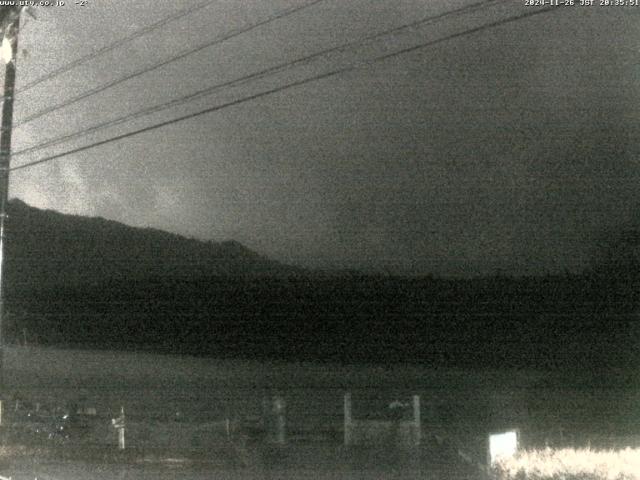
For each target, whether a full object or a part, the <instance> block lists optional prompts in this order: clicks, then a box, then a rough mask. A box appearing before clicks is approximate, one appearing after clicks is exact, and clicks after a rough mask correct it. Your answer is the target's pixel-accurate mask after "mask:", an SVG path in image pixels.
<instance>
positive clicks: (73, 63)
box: [16, 0, 218, 95]
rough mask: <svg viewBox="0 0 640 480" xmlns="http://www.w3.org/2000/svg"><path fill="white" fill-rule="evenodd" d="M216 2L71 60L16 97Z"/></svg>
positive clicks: (175, 16) (148, 26) (142, 29)
mask: <svg viewBox="0 0 640 480" xmlns="http://www.w3.org/2000/svg"><path fill="white" fill-rule="evenodd" d="M216 1H218V0H210V1H208V2H204V3H200V4H198V5H194V6H190V7H187V8H183V9H182V10H178V11H177V12H174V13H172V14H171V15H168V16H166V17H164V18H162V19H160V20H158V21H157V22H155V23H152V24H151V25H147V26H145V27H142V28H141V29H139V30H136V31H135V32H132V33H131V34H129V35H127V36H126V37H123V38H121V39H119V40H116V41H115V42H112V43H110V44H108V45H105V46H103V47H101V48H99V49H97V50H95V51H94V52H91V53H88V54H86V55H83V56H82V57H80V58H78V59H76V60H73V61H71V62H69V63H67V64H66V65H62V66H61V67H59V68H56V69H55V70H52V71H51V72H49V73H45V74H44V75H42V76H40V77H38V78H36V79H35V80H33V81H31V82H29V83H27V84H26V85H24V86H23V87H22V88H20V89H18V90H16V95H17V94H19V93H22V92H26V91H27V90H29V89H31V88H33V87H35V86H36V85H39V84H40V83H42V82H45V81H47V80H49V79H51V78H54V77H57V76H58V75H61V74H63V73H65V72H68V71H69V70H71V69H73V68H76V67H77V66H79V65H82V64H83V63H87V62H88V61H90V60H93V59H94V58H96V57H99V56H100V55H103V54H105V53H107V52H110V51H112V50H115V49H116V48H118V47H121V46H122V45H124V44H126V43H129V42H132V41H133V40H135V39H137V38H140V37H142V36H143V35H146V34H147V33H149V32H152V31H153V30H156V29H158V28H160V27H163V26H164V25H166V24H168V23H171V22H173V21H175V20H179V19H181V18H183V17H185V16H187V15H190V14H191V13H193V12H196V11H198V10H201V9H203V8H205V7H208V6H209V5H211V4H213V3H215V2H216Z"/></svg>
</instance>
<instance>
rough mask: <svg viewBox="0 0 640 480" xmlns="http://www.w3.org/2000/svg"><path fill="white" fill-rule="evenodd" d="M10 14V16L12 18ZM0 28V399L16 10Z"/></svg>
mask: <svg viewBox="0 0 640 480" xmlns="http://www.w3.org/2000/svg"><path fill="white" fill-rule="evenodd" d="M12 14H13V15H12ZM9 15H11V16H13V17H14V18H11V19H7V20H8V22H7V23H5V25H4V28H3V38H2V47H1V48H0V50H1V53H2V58H3V60H4V61H5V63H6V67H5V74H4V103H3V105H2V127H0V395H2V394H3V393H4V386H5V385H4V380H5V379H4V332H3V330H4V317H5V305H4V303H5V282H4V277H5V243H6V242H5V223H6V219H7V204H8V202H9V169H10V167H11V127H12V125H13V95H14V92H15V83H16V53H17V51H18V30H19V28H20V10H19V9H18V10H15V11H13V12H10V13H9V14H8V15H7V14H5V16H9Z"/></svg>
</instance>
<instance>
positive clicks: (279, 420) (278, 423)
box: [273, 396, 287, 445]
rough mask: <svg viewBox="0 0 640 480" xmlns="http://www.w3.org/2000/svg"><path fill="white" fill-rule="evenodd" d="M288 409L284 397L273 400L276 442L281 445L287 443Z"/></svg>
mask: <svg viewBox="0 0 640 480" xmlns="http://www.w3.org/2000/svg"><path fill="white" fill-rule="evenodd" d="M286 408H287V405H286V403H285V401H284V399H283V398H282V397H280V396H276V397H275V398H274V399H273V411H274V414H275V415H274V416H275V432H274V433H275V441H276V443H277V444H280V445H282V444H284V443H285V441H286V437H285V429H286V416H285V412H286Z"/></svg>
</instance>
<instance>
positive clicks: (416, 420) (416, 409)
mask: <svg viewBox="0 0 640 480" xmlns="http://www.w3.org/2000/svg"><path fill="white" fill-rule="evenodd" d="M413 428H414V436H413V444H414V445H415V446H418V445H420V440H421V437H422V422H421V420H420V395H414V396H413Z"/></svg>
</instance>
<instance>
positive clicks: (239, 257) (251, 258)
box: [6, 199, 301, 290]
mask: <svg viewBox="0 0 640 480" xmlns="http://www.w3.org/2000/svg"><path fill="white" fill-rule="evenodd" d="M6 254H7V285H8V288H9V289H10V290H13V289H15V288H17V286H18V285H19V286H20V289H25V288H26V289H29V290H31V289H36V290H42V289H45V288H48V287H54V288H59V287H62V286H70V285H87V284H89V285H96V284H100V283H103V282H105V281H110V280H125V279H126V280H131V279H143V278H152V277H171V278H192V277H198V276H205V275H233V276H242V275H247V276H254V275H269V276H279V275H291V274H296V273H299V272H300V271H301V269H297V268H294V267H288V266H285V265H282V264H279V263H277V262H275V261H272V260H268V259H266V258H264V257H261V256H260V255H258V254H257V253H255V252H253V251H251V250H249V249H247V248H246V247H244V246H243V245H241V244H239V243H237V242H234V241H227V242H220V243H217V242H211V241H209V242H203V241H199V240H194V239H189V238H186V237H182V236H179V235H175V234H171V233H167V232H163V231H160V230H155V229H150V228H134V227H129V226H127V225H123V224H121V223H118V222H114V221H110V220H105V219H103V218H88V217H81V216H74V215H64V214H61V213H58V212H54V211H48V210H47V211H45V210H39V209H37V208H33V207H30V206H28V205H27V204H25V203H24V202H22V201H20V200H16V199H14V200H12V201H11V202H10V204H9V220H8V224H7V252H6Z"/></svg>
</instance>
